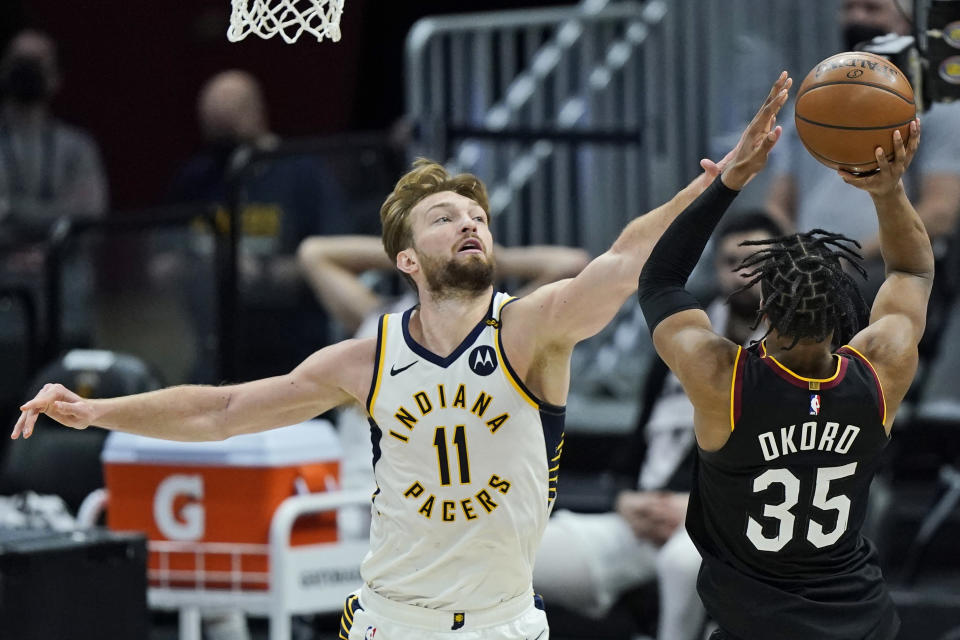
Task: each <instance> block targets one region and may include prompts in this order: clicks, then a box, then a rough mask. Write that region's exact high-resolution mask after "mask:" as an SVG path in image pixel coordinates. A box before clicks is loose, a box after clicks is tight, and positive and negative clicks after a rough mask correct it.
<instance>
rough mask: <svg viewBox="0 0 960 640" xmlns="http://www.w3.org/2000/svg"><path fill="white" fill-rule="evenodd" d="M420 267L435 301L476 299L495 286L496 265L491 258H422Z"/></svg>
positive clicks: (476, 256) (478, 256)
mask: <svg viewBox="0 0 960 640" xmlns="http://www.w3.org/2000/svg"><path fill="white" fill-rule="evenodd" d="M420 267H421V268H422V269H423V275H424V276H425V277H426V279H427V286H428V287H429V288H430V292H431V294H433V297H434V298H438V299H444V298H473V297H475V296H477V295H478V294H481V293H483V292H484V291H486V290H487V289H489V288H490V286H491V285H493V279H494V274H495V272H496V265H495V264H494V262H493V258H492V257H490V256H486V259H484V256H480V255H477V254H471V255H468V256H466V257H465V258H464V257H453V258H434V257H431V256H426V255H421V256H420Z"/></svg>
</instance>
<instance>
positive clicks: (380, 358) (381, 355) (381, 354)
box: [367, 314, 389, 418]
mask: <svg viewBox="0 0 960 640" xmlns="http://www.w3.org/2000/svg"><path fill="white" fill-rule="evenodd" d="M388 318H389V316H388V315H386V314H384V316H383V317H382V318H381V319H380V334H379V336H380V339H379V340H378V341H377V346H378V347H379V348H378V349H377V361H376V367H377V377H376V382H374V383H373V393H371V394H370V401H369V402H368V403H367V413H368V414H369V415H370V417H371V418H372V417H373V407H374V406H376V404H377V396H378V395H379V394H380V383H381V382H382V381H383V362H384V360H386V357H385V354H386V349H387V322H388Z"/></svg>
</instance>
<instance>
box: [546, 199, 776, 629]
mask: <svg viewBox="0 0 960 640" xmlns="http://www.w3.org/2000/svg"><path fill="white" fill-rule="evenodd" d="M781 234H782V231H781V227H780V226H779V225H778V224H777V223H776V222H774V221H773V219H772V218H771V217H770V216H769V215H768V214H766V213H764V212H761V211H751V212H743V213H741V214H740V215H738V216H731V217H730V219H729V220H728V221H727V223H726V224H725V226H724V228H723V229H722V230H721V231H720V232H719V233H718V235H717V237H718V242H717V251H716V254H715V257H714V268H715V270H716V273H717V281H718V288H719V295H718V296H717V297H716V298H715V299H714V300H713V302H711V303H710V304H709V305H708V306H707V308H706V311H707V314H708V315H709V316H710V319H711V322H712V323H713V326H714V327H716V328H717V330H718V331H720V332H723V333H724V335H726V337H728V338H729V339H730V340H733V341H734V342H737V343H738V344H748V343H749V341H750V340H751V339H752V338H756V337H758V335H760V334H762V330H760V331H756V330H754V329H753V325H754V321H755V317H756V313H757V308H758V307H759V302H760V292H759V289H758V288H756V287H753V288H751V289H748V290H746V291H741V292H739V293H736V295H733V296H732V297H729V299H728V296H731V294H733V293H734V292H736V291H737V289H739V288H740V286H741V285H742V284H743V282H744V280H743V276H742V275H740V274H737V273H733V269H734V268H735V267H736V266H737V265H738V264H739V263H740V261H741V260H742V259H743V258H744V257H746V256H748V255H750V253H751V252H752V249H751V247H741V246H739V244H740V243H741V242H743V241H746V240H757V239H761V238H768V237H771V236H779V235H781ZM654 367H656V368H657V370H658V371H657V372H655V373H651V374H650V375H649V376H648V381H647V388H648V389H649V388H651V385H653V386H654V388H655V387H656V386H660V389H659V392H658V393H657V396H656V400H655V401H654V402H653V403H652V409H651V411H650V412H649V414H648V415H649V418H647V419H644V420H642V421H641V422H640V424H639V425H638V428H637V430H636V432H635V434H634V436H633V441H632V442H631V443H630V446H628V447H624V449H623V450H622V452H623V455H622V456H621V459H620V461H619V462H621V463H623V465H622V466H623V467H624V468H620V467H621V464H617V465H615V466H617V467H618V468H617V469H615V472H632V474H633V475H632V478H631V480H630V482H631V484H632V485H633V486H634V487H635V489H630V490H624V491H621V492H620V493H619V494H618V496H617V499H616V503H615V509H614V511H611V512H609V513H599V514H597V513H590V514H585V513H574V512H572V511H567V510H560V511H557V512H556V513H555V514H554V516H553V517H552V518H551V519H550V521H549V522H548V523H547V528H546V532H545V533H544V536H543V542H542V544H541V546H540V551H539V553H538V555H537V563H536V567H535V568H534V576H533V577H534V587H535V589H536V590H537V592H538V593H541V594H543V596H544V599H545V600H546V601H547V602H553V603H555V604H559V605H561V606H563V607H565V608H567V609H569V610H571V611H574V612H577V613H579V614H581V615H584V616H588V617H591V618H601V617H603V616H605V615H606V613H607V612H608V611H609V610H610V608H611V607H612V606H613V605H614V604H615V603H616V602H617V600H618V599H619V598H620V596H621V595H622V594H623V593H625V592H627V591H629V590H632V589H634V588H636V587H638V586H640V585H643V584H645V583H648V582H650V581H652V580H656V581H657V583H658V587H659V594H660V603H659V612H660V613H659V624H658V631H657V638H658V639H659V640H693V639H694V638H699V637H701V636H700V634H701V632H702V629H703V625H704V619H705V613H704V610H703V606H702V605H701V604H700V599H699V596H698V595H697V589H696V583H697V573H698V571H699V569H700V556H699V554H698V553H697V550H696V548H695V547H694V546H693V542H692V541H691V540H690V538H689V536H688V535H687V532H686V529H685V528H684V519H685V517H686V510H687V499H688V497H689V491H690V487H691V483H692V473H693V463H694V456H695V447H694V443H695V438H694V431H693V405H691V404H690V401H689V400H688V399H687V397H686V395H685V394H684V392H683V388H682V387H681V386H680V382H679V381H678V380H677V379H676V377H675V376H674V375H673V374H671V373H669V372H668V371H667V370H666V367H665V366H663V364H662V363H661V362H660V361H659V360H656V361H655V363H654ZM634 460H636V461H642V462H641V463H639V465H638V464H637V463H635V462H633V461H634ZM638 467H639V468H638ZM628 469H629V471H628Z"/></svg>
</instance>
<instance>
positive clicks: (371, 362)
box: [298, 337, 377, 382]
mask: <svg viewBox="0 0 960 640" xmlns="http://www.w3.org/2000/svg"><path fill="white" fill-rule="evenodd" d="M376 356H377V338H375V337H370V338H351V339H349V340H343V341H341V342H337V343H334V344H332V345H329V346H327V347H324V348H323V349H320V350H319V351H316V352H314V353H313V355H311V356H310V357H309V358H307V359H306V360H304V362H303V364H301V365H300V367H298V369H301V370H302V371H303V372H304V373H305V374H306V375H310V376H321V377H324V378H333V379H337V380H342V381H344V382H348V381H349V380H352V379H354V378H356V379H363V377H364V376H366V380H367V381H369V378H370V376H371V375H372V372H373V367H374V366H375V361H376Z"/></svg>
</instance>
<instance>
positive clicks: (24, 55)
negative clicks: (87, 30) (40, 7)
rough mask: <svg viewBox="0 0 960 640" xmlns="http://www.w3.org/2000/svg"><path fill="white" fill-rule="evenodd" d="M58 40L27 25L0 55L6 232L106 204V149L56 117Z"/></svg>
mask: <svg viewBox="0 0 960 640" xmlns="http://www.w3.org/2000/svg"><path fill="white" fill-rule="evenodd" d="M59 88H60V70H59V67H58V65H57V54H56V46H55V45H54V42H53V40H51V39H50V37H49V36H47V35H46V34H44V33H40V32H38V31H29V30H28V31H22V32H20V33H19V34H17V35H16V36H15V37H14V38H13V40H11V42H10V44H9V46H8V47H7V50H6V51H5V52H4V55H3V59H2V60H0V94H2V96H3V98H2V112H0V234H3V235H4V236H7V237H9V236H10V235H12V234H16V235H19V236H26V237H28V238H36V237H43V236H44V235H46V231H47V229H48V228H49V226H50V225H51V224H52V223H53V222H54V220H56V219H57V218H58V217H60V216H63V215H69V216H92V217H97V216H100V215H102V214H103V213H104V211H105V210H106V208H107V183H106V178H105V176H104V172H103V166H102V164H101V161H100V152H99V150H98V149H97V145H96V143H95V142H94V141H93V138H91V137H90V136H89V134H87V133H86V132H84V131H82V130H80V129H77V128H74V127H71V126H69V125H66V124H64V123H62V122H60V121H59V120H57V119H56V118H55V117H54V116H53V114H52V112H51V108H50V105H51V102H52V100H53V98H54V96H55V95H56V93H57V90H58V89H59Z"/></svg>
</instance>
